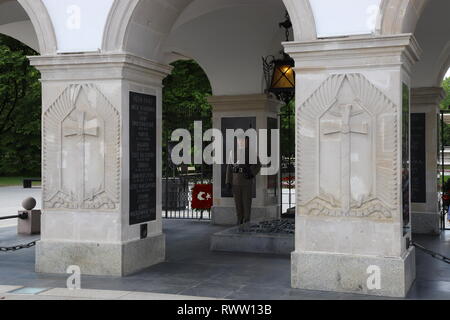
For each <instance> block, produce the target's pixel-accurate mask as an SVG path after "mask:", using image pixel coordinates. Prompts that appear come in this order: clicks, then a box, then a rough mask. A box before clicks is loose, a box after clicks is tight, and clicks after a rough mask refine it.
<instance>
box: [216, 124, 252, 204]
mask: <svg viewBox="0 0 450 320" xmlns="http://www.w3.org/2000/svg"><path fill="white" fill-rule="evenodd" d="M250 128H253V129H255V128H256V118H255V117H247V118H222V134H223V157H224V159H223V161H224V162H223V163H224V164H223V165H222V192H221V196H222V198H232V197H233V192H232V191H231V190H228V188H227V186H226V184H225V182H226V176H227V165H226V163H227V160H228V157H229V155H228V154H226V153H227V152H226V151H227V150H226V149H227V147H226V146H227V134H226V133H227V130H237V129H242V130H244V131H247V130H248V129H250ZM235 144H236V141H235ZM253 198H256V184H255V183H254V184H253Z"/></svg>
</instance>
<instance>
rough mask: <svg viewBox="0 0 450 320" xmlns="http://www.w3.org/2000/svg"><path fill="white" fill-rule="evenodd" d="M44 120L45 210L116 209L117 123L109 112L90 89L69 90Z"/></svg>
mask: <svg viewBox="0 0 450 320" xmlns="http://www.w3.org/2000/svg"><path fill="white" fill-rule="evenodd" d="M105 119H108V120H107V121H105ZM44 121H45V128H44V129H45V130H44V144H45V145H44V148H45V152H44V159H43V160H44V161H43V162H44V179H46V184H45V189H44V197H45V207H46V208H68V209H115V208H116V203H117V202H118V192H119V189H118V179H120V175H119V172H120V171H119V168H118V164H119V160H118V159H119V157H120V153H119V144H118V141H119V137H120V131H119V130H120V127H119V126H120V122H119V116H118V113H117V111H116V110H115V109H114V107H113V106H112V105H111V104H110V103H109V102H108V101H107V100H106V98H105V97H104V96H103V95H102V94H101V93H100V92H99V91H98V90H97V88H95V87H94V86H92V85H73V86H70V87H68V88H67V89H66V90H65V91H64V92H63V93H62V95H61V96H60V98H58V100H56V101H55V103H54V104H53V105H52V106H51V107H50V108H49V109H48V111H46V113H45V114H44Z"/></svg>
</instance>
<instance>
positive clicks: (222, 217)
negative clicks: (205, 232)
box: [209, 94, 282, 225]
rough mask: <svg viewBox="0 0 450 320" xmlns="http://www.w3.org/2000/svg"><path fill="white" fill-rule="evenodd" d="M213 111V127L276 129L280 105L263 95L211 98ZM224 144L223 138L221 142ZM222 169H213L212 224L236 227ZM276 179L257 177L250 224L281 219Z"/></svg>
mask: <svg viewBox="0 0 450 320" xmlns="http://www.w3.org/2000/svg"><path fill="white" fill-rule="evenodd" d="M209 102H210V103H211V105H212V108H213V127H214V128H217V129H220V130H222V133H223V135H224V137H225V133H226V132H225V130H226V129H243V130H244V131H245V130H247V129H249V127H252V128H253V129H256V130H260V129H270V128H271V129H276V128H279V117H278V114H279V112H280V107H281V105H282V103H281V102H280V101H278V100H277V99H274V98H270V97H267V96H266V95H264V94H255V95H242V96H213V97H210V98H209ZM224 141H225V139H224ZM224 170H225V166H222V165H214V166H213V181H214V183H213V184H214V205H213V208H212V223H213V224H216V225H235V224H237V217H236V211H235V204H234V199H233V196H232V194H231V192H230V193H228V192H227V191H226V190H225V185H224V184H225V181H224V179H225V178H224ZM278 182H279V176H278V175H276V176H263V175H261V174H259V175H258V176H257V178H256V183H255V185H256V186H255V194H254V198H253V203H252V221H258V220H266V219H269V220H270V219H277V218H279V216H280V201H279V199H280V186H279V183H278Z"/></svg>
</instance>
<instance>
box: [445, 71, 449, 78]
mask: <svg viewBox="0 0 450 320" xmlns="http://www.w3.org/2000/svg"><path fill="white" fill-rule="evenodd" d="M448 77H450V69H448V71H447V74H446V75H445V78H448Z"/></svg>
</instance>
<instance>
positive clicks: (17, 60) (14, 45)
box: [0, 35, 41, 176]
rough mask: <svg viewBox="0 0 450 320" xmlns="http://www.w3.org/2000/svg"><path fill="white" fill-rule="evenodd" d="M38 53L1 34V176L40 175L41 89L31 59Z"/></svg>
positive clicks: (37, 73)
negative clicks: (31, 56)
mask: <svg viewBox="0 0 450 320" xmlns="http://www.w3.org/2000/svg"><path fill="white" fill-rule="evenodd" d="M35 54H36V52H35V51H33V50H32V49H30V48H29V47H27V46H25V45H24V44H22V43H20V42H19V41H16V40H14V39H12V38H9V37H7V36H4V35H0V136H1V139H0V175H3V176H13V175H37V176H39V175H40V167H41V134H40V132H41V86H40V83H39V77H40V75H39V72H38V71H37V70H36V69H35V68H33V67H31V66H30V63H29V60H28V59H27V56H29V55H35Z"/></svg>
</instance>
